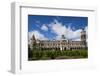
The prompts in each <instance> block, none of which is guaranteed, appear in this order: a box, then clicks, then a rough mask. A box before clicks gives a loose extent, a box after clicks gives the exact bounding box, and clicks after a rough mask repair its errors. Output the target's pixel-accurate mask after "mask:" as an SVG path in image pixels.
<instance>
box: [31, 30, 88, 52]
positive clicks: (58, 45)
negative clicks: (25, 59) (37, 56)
mask: <svg viewBox="0 0 100 76" xmlns="http://www.w3.org/2000/svg"><path fill="white" fill-rule="evenodd" d="M80 38H81V41H72V40H67V39H66V38H65V37H64V35H62V38H61V39H60V40H52V41H51V40H37V39H35V36H34V35H33V37H32V39H31V44H30V48H31V49H32V47H33V46H34V45H35V46H36V48H38V49H39V50H60V51H63V50H78V49H87V42H86V31H84V30H82V31H81V32H80Z"/></svg>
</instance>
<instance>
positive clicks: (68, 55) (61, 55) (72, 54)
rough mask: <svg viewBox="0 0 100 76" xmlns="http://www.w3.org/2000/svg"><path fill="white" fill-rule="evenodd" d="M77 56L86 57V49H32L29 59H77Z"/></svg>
mask: <svg viewBox="0 0 100 76" xmlns="http://www.w3.org/2000/svg"><path fill="white" fill-rule="evenodd" d="M77 58H88V51H87V50H85V49H83V50H73V51H70V50H65V51H60V50H55V51H54V50H41V51H40V50H35V51H34V50H33V51H31V56H29V58H28V59H29V60H51V59H77Z"/></svg>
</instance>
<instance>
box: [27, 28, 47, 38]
mask: <svg viewBox="0 0 100 76" xmlns="http://www.w3.org/2000/svg"><path fill="white" fill-rule="evenodd" d="M33 35H34V36H35V38H36V39H39V40H47V39H48V38H46V37H45V36H44V35H43V34H41V33H40V32H39V31H37V30H34V31H31V32H28V37H29V38H28V39H29V40H30V39H31V38H32V36H33Z"/></svg>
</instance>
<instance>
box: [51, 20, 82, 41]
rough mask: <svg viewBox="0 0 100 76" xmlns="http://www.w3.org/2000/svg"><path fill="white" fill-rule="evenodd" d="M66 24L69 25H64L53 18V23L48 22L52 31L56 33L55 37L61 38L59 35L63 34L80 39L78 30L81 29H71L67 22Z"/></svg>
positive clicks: (73, 38)
mask: <svg viewBox="0 0 100 76" xmlns="http://www.w3.org/2000/svg"><path fill="white" fill-rule="evenodd" d="M67 26H69V27H66V26H65V25H63V24H62V23H60V22H58V21H57V20H54V22H53V23H51V24H49V27H51V30H52V32H53V33H55V34H57V36H56V39H61V35H65V37H66V38H67V39H72V40H75V41H80V32H81V31H82V30H81V29H78V30H74V31H73V30H72V28H71V27H70V23H69V24H67Z"/></svg>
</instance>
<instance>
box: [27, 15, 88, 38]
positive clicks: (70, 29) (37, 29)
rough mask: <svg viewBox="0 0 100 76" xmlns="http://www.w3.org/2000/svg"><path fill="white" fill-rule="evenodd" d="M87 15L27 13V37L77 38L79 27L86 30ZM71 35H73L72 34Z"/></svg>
mask: <svg viewBox="0 0 100 76" xmlns="http://www.w3.org/2000/svg"><path fill="white" fill-rule="evenodd" d="M87 25H88V17H75V16H47V15H28V33H29V37H31V36H32V35H33V34H34V35H35V37H36V38H37V39H44V40H45V39H48V40H52V39H60V38H61V35H65V37H66V38H67V39H79V33H80V31H81V29H83V28H84V29H85V30H86V31H87ZM72 35H73V36H72Z"/></svg>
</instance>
